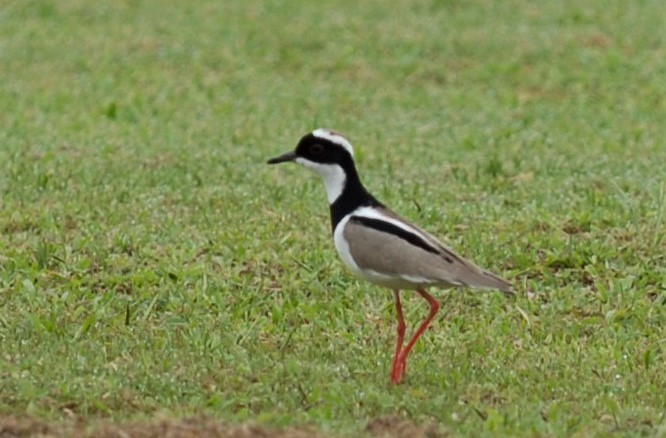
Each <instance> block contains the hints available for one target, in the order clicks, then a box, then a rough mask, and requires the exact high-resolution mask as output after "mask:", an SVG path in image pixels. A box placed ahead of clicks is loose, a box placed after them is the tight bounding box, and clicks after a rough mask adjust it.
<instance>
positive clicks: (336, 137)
mask: <svg viewBox="0 0 666 438" xmlns="http://www.w3.org/2000/svg"><path fill="white" fill-rule="evenodd" d="M312 135H314V136H315V137H319V138H323V139H324V140H328V141H330V142H332V143H335V144H339V145H340V146H342V147H343V148H345V149H346V150H347V152H349V154H350V155H351V156H352V157H353V156H354V148H353V147H352V145H351V143H349V140H347V139H346V138H344V137H343V136H341V135H340V134H336V133H333V132H331V131H329V130H327V129H315V130H314V131H312Z"/></svg>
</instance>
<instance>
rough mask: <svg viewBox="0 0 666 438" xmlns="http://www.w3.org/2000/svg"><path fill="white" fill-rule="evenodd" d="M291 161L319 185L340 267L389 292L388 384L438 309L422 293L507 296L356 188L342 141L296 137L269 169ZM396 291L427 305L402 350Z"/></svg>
mask: <svg viewBox="0 0 666 438" xmlns="http://www.w3.org/2000/svg"><path fill="white" fill-rule="evenodd" d="M292 161H293V162H296V163H298V164H301V165H303V166H305V167H307V168H308V169H310V170H313V171H314V172H316V173H318V174H319V175H320V176H321V177H322V178H323V180H324V184H325V186H326V193H327V195H328V202H329V204H330V211H331V225H332V227H333V241H334V242H335V248H336V249H337V251H338V254H339V255H340V258H342V261H343V262H344V263H345V265H347V266H348V267H349V269H351V270H352V272H353V273H354V274H356V275H357V276H358V277H360V278H362V279H364V280H367V281H370V282H371V283H375V284H378V285H380V286H384V287H386V288H389V289H391V290H393V294H394V297H395V306H396V310H397V317H398V336H397V343H396V349H395V354H394V356H393V367H392V370H391V382H393V383H400V382H401V380H402V378H403V376H404V375H405V371H406V367H407V356H408V355H409V352H410V351H411V350H412V348H413V347H414V344H415V343H416V341H417V340H418V338H419V337H420V336H421V335H422V334H423V332H424V331H425V330H426V329H427V328H428V325H429V324H430V322H431V321H432V320H433V318H435V315H436V314H437V311H438V310H439V303H438V302H437V300H436V299H435V298H434V297H433V296H432V295H430V294H429V293H428V292H426V288H427V287H429V286H436V287H440V288H451V287H462V286H469V287H473V288H481V289H498V290H500V291H502V292H504V293H505V294H513V289H512V287H511V284H510V283H509V282H508V281H506V280H504V279H502V278H500V277H498V276H497V275H495V274H493V273H491V272H488V271H486V270H484V269H481V268H480V267H478V266H476V265H475V264H473V263H471V262H470V261H468V260H465V259H464V258H462V257H460V256H459V255H458V254H456V253H455V252H453V251H452V250H451V249H449V248H448V247H447V246H445V245H444V244H442V243H441V242H440V241H439V240H437V239H436V238H435V237H433V236H432V235H431V234H429V233H427V232H426V231H423V230H422V229H421V228H419V227H417V226H416V225H414V224H412V223H410V222H409V221H407V220H405V219H403V218H401V217H400V216H398V215H397V214H395V213H394V212H392V211H391V210H389V209H388V208H387V207H386V206H384V205H383V204H382V203H381V202H379V201H378V200H377V198H375V197H374V196H372V195H371V194H370V193H369V192H368V191H367V190H366V188H365V187H364V186H363V184H362V183H361V180H360V178H359V176H358V172H357V171H356V166H355V164H354V150H353V148H352V145H351V143H350V142H349V140H347V139H346V138H345V137H344V136H342V135H340V134H338V133H336V132H334V131H329V130H325V129H317V130H315V131H312V132H311V133H309V134H307V135H305V136H304V137H303V138H301V140H300V141H299V142H298V145H297V146H296V149H295V150H294V151H291V152H287V153H286V154H283V155H280V156H279V157H275V158H272V159H270V160H268V164H277V163H284V162H292ZM401 290H416V292H418V293H419V295H421V296H422V297H423V298H424V299H426V300H427V301H428V303H429V305H430V313H429V314H428V316H427V317H426V319H425V320H424V321H423V322H422V323H421V325H420V326H419V328H418V329H417V330H416V332H415V333H414V335H413V337H412V338H411V340H410V341H409V342H408V343H407V345H406V346H404V340H405V329H406V326H405V319H404V315H403V311H402V304H401V303H400V291H401Z"/></svg>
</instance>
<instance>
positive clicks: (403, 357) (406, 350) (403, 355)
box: [391, 289, 439, 383]
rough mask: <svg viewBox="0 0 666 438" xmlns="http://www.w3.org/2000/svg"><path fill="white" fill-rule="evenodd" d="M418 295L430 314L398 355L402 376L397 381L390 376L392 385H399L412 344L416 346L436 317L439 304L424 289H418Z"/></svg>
mask: <svg viewBox="0 0 666 438" xmlns="http://www.w3.org/2000/svg"><path fill="white" fill-rule="evenodd" d="M417 292H418V293H419V295H421V296H422V297H423V298H425V299H426V300H427V301H428V303H430V313H429V314H428V317H427V318H426V319H425V321H423V322H422V323H421V325H420V326H419V328H418V330H416V333H414V336H413V337H412V339H411V340H410V341H409V343H408V344H407V346H406V347H405V348H404V349H403V350H402V352H401V353H400V357H399V358H398V362H399V363H400V364H401V365H398V369H400V370H402V371H403V372H402V374H401V375H400V376H399V378H398V379H397V381H395V380H394V379H393V376H391V377H392V378H391V380H392V381H393V382H394V383H400V380H402V376H403V375H404V370H406V369H407V356H408V355H409V352H410V351H412V348H414V344H416V341H418V339H419V338H420V337H421V335H422V334H423V332H425V331H426V329H427V328H428V326H429V325H430V322H432V320H433V319H435V315H437V312H438V311H439V303H438V302H437V300H436V299H435V298H434V297H433V296H432V295H430V294H429V293H428V292H426V291H425V289H419V290H417Z"/></svg>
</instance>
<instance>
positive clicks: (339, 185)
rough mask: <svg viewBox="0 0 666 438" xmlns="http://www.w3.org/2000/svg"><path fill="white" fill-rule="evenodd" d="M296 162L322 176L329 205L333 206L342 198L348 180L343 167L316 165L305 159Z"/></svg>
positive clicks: (297, 159) (299, 158) (300, 158)
mask: <svg viewBox="0 0 666 438" xmlns="http://www.w3.org/2000/svg"><path fill="white" fill-rule="evenodd" d="M296 162H297V163H298V164H300V165H302V166H304V167H306V168H308V169H310V170H312V171H313V172H316V173H318V174H319V175H321V177H322V178H323V180H324V185H325V186H326V195H327V197H328V203H329V204H333V203H334V202H335V200H336V199H338V197H340V195H341V194H342V191H343V190H344V188H345V181H346V180H347V176H346V175H345V171H344V170H342V167H340V166H338V165H337V164H322V163H315V162H314V161H310V160H308V159H305V158H303V157H298V158H296Z"/></svg>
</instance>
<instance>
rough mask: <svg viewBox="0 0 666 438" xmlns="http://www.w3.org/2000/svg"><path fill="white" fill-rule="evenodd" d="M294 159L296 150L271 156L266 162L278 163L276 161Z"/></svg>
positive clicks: (282, 161)
mask: <svg viewBox="0 0 666 438" xmlns="http://www.w3.org/2000/svg"><path fill="white" fill-rule="evenodd" d="M295 159H296V152H293V151H292V152H287V153H286V154H282V155H280V156H279V157H275V158H271V159H270V160H268V161H267V163H268V164H278V163H286V162H287V161H294V160H295Z"/></svg>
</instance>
